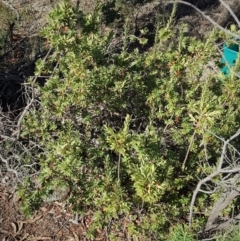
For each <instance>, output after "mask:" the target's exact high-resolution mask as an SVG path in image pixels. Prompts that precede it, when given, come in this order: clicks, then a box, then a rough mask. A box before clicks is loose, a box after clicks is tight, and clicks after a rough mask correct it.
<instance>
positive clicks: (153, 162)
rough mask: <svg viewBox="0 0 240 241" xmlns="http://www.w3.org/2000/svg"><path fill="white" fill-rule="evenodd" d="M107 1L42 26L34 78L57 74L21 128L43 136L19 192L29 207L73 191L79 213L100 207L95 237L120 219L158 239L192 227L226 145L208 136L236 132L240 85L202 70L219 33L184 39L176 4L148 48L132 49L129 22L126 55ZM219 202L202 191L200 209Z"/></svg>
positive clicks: (138, 234)
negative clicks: (200, 185)
mask: <svg viewBox="0 0 240 241" xmlns="http://www.w3.org/2000/svg"><path fill="white" fill-rule="evenodd" d="M101 7H102V5H101V4H99V5H98V6H97V8H96V9H95V11H94V12H93V14H87V15H84V14H82V12H79V11H78V10H76V9H74V8H72V7H71V5H70V4H69V2H68V1H66V2H65V3H63V4H61V5H59V7H58V8H56V9H55V10H54V11H53V12H52V13H51V14H50V16H49V21H48V26H46V27H45V28H44V29H43V30H42V35H43V36H44V37H45V38H46V39H47V41H48V43H49V46H50V48H51V49H52V54H51V55H50V56H49V57H48V58H47V59H46V60H42V61H39V62H38V64H37V67H36V75H44V76H48V78H47V80H46V83H45V84H44V86H38V85H37V84H36V88H38V90H39V97H38V98H39V100H40V104H39V105H38V106H36V108H35V109H34V110H32V111H31V112H29V113H28V114H27V116H26V118H25V121H24V123H23V132H22V138H25V139H26V138H28V139H29V140H31V142H35V143H36V146H37V148H36V150H35V152H34V148H33V149H32V152H33V154H34V155H35V156H36V158H38V160H39V164H40V172H39V174H38V175H37V181H36V180H35V179H33V178H31V179H30V178H29V179H28V180H26V182H25V183H24V184H23V185H22V186H21V187H19V194H20V196H21V197H22V200H23V204H22V208H23V211H24V212H25V213H26V214H30V213H31V212H32V211H33V210H34V209H35V208H36V207H37V206H38V205H39V204H40V203H41V202H42V201H44V200H45V198H46V197H47V196H49V195H51V193H52V192H53V191H54V190H56V189H59V188H60V189H62V188H65V189H66V190H69V193H68V196H67V199H66V200H67V201H68V203H69V204H71V205H72V208H73V211H74V212H77V213H81V214H82V215H83V216H84V215H85V214H86V213H87V211H89V210H91V211H92V212H93V218H92V219H93V223H92V225H91V227H90V228H89V231H88V237H89V238H90V239H91V238H93V237H94V235H96V230H97V229H104V228H105V227H106V226H108V227H109V226H111V229H112V230H113V231H114V230H115V231H116V230H118V231H119V230H120V231H121V232H122V233H124V235H125V237H128V238H132V239H133V240H137V239H140V240H149V239H153V240H161V239H164V238H166V237H167V233H168V228H169V227H170V226H174V225H176V224H177V223H179V222H186V220H187V216H188V209H189V203H190V197H191V194H192V190H193V188H194V187H195V184H196V182H197V180H198V177H203V176H205V175H206V173H210V172H211V171H212V168H214V164H216V163H217V161H218V156H219V149H220V148H221V146H220V143H219V142H218V141H217V140H216V139H215V138H213V136H212V135H211V134H210V133H216V134H217V135H219V136H223V137H226V136H230V134H231V133H233V132H234V131H235V130H236V129H237V127H238V121H239V111H238V105H239V83H237V82H235V81H234V77H231V78H226V79H225V80H224V81H221V80H220V79H221V78H222V76H221V75H220V74H219V73H218V72H213V71H209V73H208V74H207V75H204V73H205V72H206V70H207V67H206V66H207V65H208V62H209V61H210V60H212V59H214V60H215V59H219V56H218V55H217V54H216V52H217V51H216V47H215V43H214V41H215V39H216V33H215V32H213V33H212V34H211V36H209V38H208V39H206V40H204V41H200V40H197V39H195V38H190V37H187V36H184V34H183V32H182V31H181V29H180V30H179V31H178V30H175V29H174V28H173V26H172V23H173V19H174V11H173V14H172V16H170V19H169V22H168V24H167V25H166V26H164V25H163V24H162V23H161V22H159V23H158V27H157V28H156V36H155V43H154V45H153V46H152V48H151V49H149V50H148V51H145V52H144V51H141V52H142V53H141V54H140V53H139V52H140V51H139V49H137V48H136V49H133V50H132V49H131V51H130V49H129V48H128V46H129V44H130V43H131V41H133V40H134V41H136V38H135V37H134V36H129V34H128V26H127V23H126V26H125V33H124V37H123V45H122V47H121V51H120V52H119V51H114V49H113V50H111V52H110V51H109V46H110V45H111V46H112V45H113V44H114V39H115V35H114V32H113V31H111V32H109V33H105V32H104V31H101V27H102V25H101V19H102V18H101ZM79 25H80V28H79ZM77 26H78V27H77ZM137 41H139V42H140V44H141V45H140V46H142V47H143V48H144V45H145V44H146V42H147V40H146V39H144V38H138V39H137ZM206 151H207V156H206ZM206 160H207V163H208V164H209V166H208V165H206ZM211 205H212V201H211V200H209V199H207V198H206V196H204V195H202V196H201V198H200V201H199V202H198V203H197V205H196V210H195V211H196V212H201V213H203V212H204V213H208V212H206V210H207V209H208V207H209V206H211ZM204 220H205V218H204V216H203V218H202V217H201V218H198V219H196V222H195V224H194V228H195V229H198V228H199V227H200V226H201V225H202V224H203V221H204ZM117 223H119V225H118V224H117ZM123 223H124V225H123ZM120 224H122V227H121V225H120ZM111 235H113V236H114V232H112V233H111Z"/></svg>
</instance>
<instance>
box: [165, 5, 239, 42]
mask: <svg viewBox="0 0 240 241" xmlns="http://www.w3.org/2000/svg"><path fill="white" fill-rule="evenodd" d="M167 3H181V4H185V5H187V6H190V7H192V8H193V9H194V10H196V11H197V12H198V13H200V14H201V15H202V16H203V17H204V18H205V19H207V20H208V21H209V22H210V23H212V25H213V26H215V27H217V28H218V29H220V30H222V31H223V32H225V33H226V34H228V35H230V36H232V37H234V38H236V39H239V38H240V35H239V34H236V33H232V32H231V31H229V30H227V29H225V28H223V27H222V26H221V25H219V24H218V23H217V22H216V21H214V20H213V19H212V18H211V17H209V16H208V15H206V14H205V13H204V12H203V11H201V10H200V9H198V8H197V7H196V6H194V5H193V4H191V3H188V2H184V1H181V0H175V1H174V0H173V1H167ZM225 5H227V4H226V3H225V4H224V6H225ZM227 6H228V5H227ZM228 7H229V6H228ZM229 9H230V7H229ZM229 9H228V10H229ZM230 11H231V12H230ZM230 11H229V12H230V13H231V15H232V14H233V15H232V17H233V18H234V19H236V18H237V16H236V15H235V14H234V12H233V11H232V10H231V9H230ZM238 22H239V21H238ZM238 22H237V23H238ZM239 27H240V26H239Z"/></svg>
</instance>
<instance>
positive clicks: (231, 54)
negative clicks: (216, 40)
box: [221, 43, 239, 76]
mask: <svg viewBox="0 0 240 241" xmlns="http://www.w3.org/2000/svg"><path fill="white" fill-rule="evenodd" d="M238 53H239V45H238V44H233V45H230V46H227V45H226V44H225V43H224V44H223V58H222V63H225V66H224V67H223V68H222V69H221V71H222V73H223V74H225V75H226V76H228V75H229V67H231V66H233V65H234V64H235V62H236V59H237V57H238ZM227 63H228V64H227Z"/></svg>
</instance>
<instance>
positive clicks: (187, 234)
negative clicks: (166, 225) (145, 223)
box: [167, 225, 197, 241]
mask: <svg viewBox="0 0 240 241" xmlns="http://www.w3.org/2000/svg"><path fill="white" fill-rule="evenodd" d="M196 240H197V239H196V237H195V236H194V235H193V234H192V233H191V231H190V230H189V228H187V227H184V226H183V225H177V226H176V227H174V228H173V229H172V232H171V234H170V236H169V237H168V238H167V241H196Z"/></svg>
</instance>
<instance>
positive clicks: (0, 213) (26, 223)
mask: <svg viewBox="0 0 240 241" xmlns="http://www.w3.org/2000/svg"><path fill="white" fill-rule="evenodd" d="M0 203H1V205H0V240H2V241H37V240H38V241H41V240H56V241H61V240H62V241H85V240H89V239H88V238H87V237H86V231H87V229H88V225H89V223H90V222H91V215H90V214H89V215H86V216H85V218H84V219H79V218H76V217H74V215H73V214H72V212H71V207H69V206H67V205H66V204H65V203H64V202H61V203H60V202H53V203H46V204H44V205H42V206H41V208H40V209H39V210H38V211H36V212H35V213H34V215H33V216H32V217H31V218H26V217H25V216H24V215H23V214H22V213H21V212H20V201H19V200H18V199H17V197H16V194H14V193H13V192H10V191H9V190H8V188H6V187H5V186H4V185H1V186H0ZM95 240H96V241H97V240H99V241H100V240H102V241H104V240H106V239H105V235H104V232H102V231H101V230H99V232H98V236H97V238H96V239H95Z"/></svg>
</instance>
